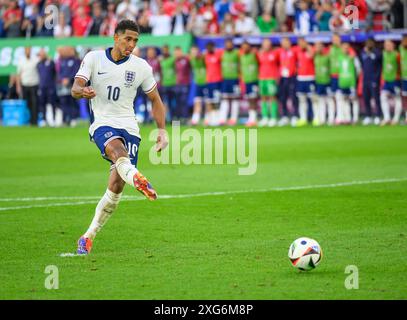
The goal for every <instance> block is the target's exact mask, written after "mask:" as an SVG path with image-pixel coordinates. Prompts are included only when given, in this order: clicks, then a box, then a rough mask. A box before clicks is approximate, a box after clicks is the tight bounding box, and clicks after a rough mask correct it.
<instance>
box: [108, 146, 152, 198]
mask: <svg viewBox="0 0 407 320" xmlns="http://www.w3.org/2000/svg"><path fill="white" fill-rule="evenodd" d="M105 152H106V156H107V157H108V158H109V159H110V160H111V161H112V162H113V163H114V164H115V168H116V170H117V173H118V174H119V175H120V177H121V178H122V179H123V180H124V182H126V183H127V184H129V185H131V186H132V187H134V188H136V189H137V190H138V191H139V192H141V193H142V194H144V195H145V196H146V197H147V199H149V200H155V199H157V193H156V192H155V190H154V188H153V187H152V185H151V184H150V183H149V182H148V180H147V179H146V178H145V177H144V176H143V175H142V174H141V173H140V172H139V171H138V170H137V169H136V168H135V167H134V165H133V164H132V163H131V162H130V159H129V156H128V153H127V150H126V148H125V147H124V145H123V143H122V141H121V140H119V139H115V140H112V141H111V142H109V144H108V145H107V146H106V149H105Z"/></svg>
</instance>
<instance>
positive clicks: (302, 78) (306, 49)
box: [296, 38, 318, 126]
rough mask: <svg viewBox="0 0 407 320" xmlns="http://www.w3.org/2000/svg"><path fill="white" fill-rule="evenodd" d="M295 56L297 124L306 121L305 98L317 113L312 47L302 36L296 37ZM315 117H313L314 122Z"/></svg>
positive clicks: (306, 107) (300, 124)
mask: <svg viewBox="0 0 407 320" xmlns="http://www.w3.org/2000/svg"><path fill="white" fill-rule="evenodd" d="M296 56H297V97H298V109H299V114H300V120H299V121H298V123H297V126H304V125H306V124H307V123H308V121H307V115H308V105H307V99H310V100H311V103H312V110H313V113H314V115H317V114H318V110H317V109H318V103H317V101H316V96H315V67H314V49H313V47H312V45H310V44H309V43H307V41H305V39H304V38H298V47H297V48H296ZM316 119H317V118H316V117H314V124H317V123H315V121H317V120H316Z"/></svg>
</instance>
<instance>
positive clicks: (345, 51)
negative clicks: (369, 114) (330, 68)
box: [336, 42, 361, 124]
mask: <svg viewBox="0 0 407 320" xmlns="http://www.w3.org/2000/svg"><path fill="white" fill-rule="evenodd" d="M341 47H342V54H341V55H340V56H339V57H338V59H339V73H338V86H339V90H340V94H339V96H338V98H339V100H338V105H341V106H343V108H341V109H339V110H338V114H337V119H336V121H337V123H338V124H350V123H351V122H353V124H356V123H357V122H358V121H359V101H358V97H357V94H356V84H357V79H358V75H359V73H360V69H361V67H360V62H359V60H358V58H357V56H356V54H355V52H354V51H353V49H352V48H351V46H350V44H349V43H348V42H343V43H342V45H341ZM350 103H352V114H351V108H350Z"/></svg>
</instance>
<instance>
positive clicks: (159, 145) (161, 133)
mask: <svg viewBox="0 0 407 320" xmlns="http://www.w3.org/2000/svg"><path fill="white" fill-rule="evenodd" d="M167 146H168V135H167V131H166V130H165V129H159V130H158V136H157V142H156V146H155V151H157V152H161V150H164V149H165V148H166V147H167Z"/></svg>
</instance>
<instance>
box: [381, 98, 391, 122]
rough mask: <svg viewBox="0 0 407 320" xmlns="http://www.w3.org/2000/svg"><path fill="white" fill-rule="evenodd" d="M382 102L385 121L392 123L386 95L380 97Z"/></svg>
mask: <svg viewBox="0 0 407 320" xmlns="http://www.w3.org/2000/svg"><path fill="white" fill-rule="evenodd" d="M380 102H381V105H382V112H383V121H386V122H387V121H390V104H389V98H388V96H387V94H386V93H382V94H381V95H380Z"/></svg>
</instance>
